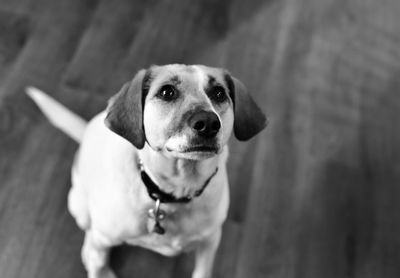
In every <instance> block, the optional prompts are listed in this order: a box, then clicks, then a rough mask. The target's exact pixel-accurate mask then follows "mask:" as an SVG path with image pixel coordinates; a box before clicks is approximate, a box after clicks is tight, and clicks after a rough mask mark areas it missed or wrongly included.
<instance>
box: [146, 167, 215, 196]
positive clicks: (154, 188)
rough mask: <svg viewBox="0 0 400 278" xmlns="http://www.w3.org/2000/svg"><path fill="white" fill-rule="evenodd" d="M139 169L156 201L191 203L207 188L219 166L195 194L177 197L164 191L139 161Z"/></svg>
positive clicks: (150, 194)
mask: <svg viewBox="0 0 400 278" xmlns="http://www.w3.org/2000/svg"><path fill="white" fill-rule="evenodd" d="M139 169H140V175H141V177H142V181H143V183H144V185H145V186H146V188H147V192H148V193H149V196H150V198H152V199H153V200H154V201H157V200H160V202H161V203H189V202H190V201H191V200H192V199H193V198H194V197H198V196H200V195H201V194H202V193H203V191H204V190H205V189H206V187H207V185H208V184H209V183H210V181H211V179H212V178H213V177H214V176H215V175H216V174H217V172H218V167H217V169H215V172H214V173H212V175H211V176H210V177H209V178H208V179H207V180H206V182H205V183H204V185H203V186H202V187H201V188H200V189H199V190H197V191H196V192H195V193H194V195H193V196H184V197H180V198H177V197H175V196H174V195H173V194H171V193H167V192H164V191H162V190H161V189H160V187H158V185H157V184H156V183H155V182H154V181H153V180H152V179H151V178H150V177H149V175H148V174H147V173H146V171H145V170H144V167H143V163H142V162H141V161H139Z"/></svg>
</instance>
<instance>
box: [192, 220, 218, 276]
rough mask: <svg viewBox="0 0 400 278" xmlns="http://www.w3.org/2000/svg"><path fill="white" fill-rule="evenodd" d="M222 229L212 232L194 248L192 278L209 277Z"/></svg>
mask: <svg viewBox="0 0 400 278" xmlns="http://www.w3.org/2000/svg"><path fill="white" fill-rule="evenodd" d="M221 232H222V229H221V228H218V230H217V231H216V232H215V233H213V234H212V235H211V236H210V237H208V238H207V239H206V240H205V241H204V242H201V243H200V245H199V246H198V247H197V249H196V250H195V268H194V271H193V275H192V278H210V277H211V274H212V268H213V265H214V258H215V253H216V252H217V249H218V246H219V242H220V240H221Z"/></svg>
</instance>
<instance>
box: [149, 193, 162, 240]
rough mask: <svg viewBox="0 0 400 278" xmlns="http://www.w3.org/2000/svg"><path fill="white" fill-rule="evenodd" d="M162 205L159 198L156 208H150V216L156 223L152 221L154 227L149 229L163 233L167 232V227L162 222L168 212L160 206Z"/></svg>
mask: <svg viewBox="0 0 400 278" xmlns="http://www.w3.org/2000/svg"><path fill="white" fill-rule="evenodd" d="M160 206H161V202H160V199H157V200H156V202H155V206H154V208H151V209H149V212H148V216H149V218H150V219H151V220H153V221H151V222H154V224H153V223H151V224H152V226H153V227H152V228H151V229H149V231H151V232H153V233H157V234H160V235H162V234H165V229H164V228H163V227H162V226H161V223H160V222H161V221H162V220H164V219H165V217H166V213H165V211H164V210H162V209H161V208H160ZM150 219H149V220H150Z"/></svg>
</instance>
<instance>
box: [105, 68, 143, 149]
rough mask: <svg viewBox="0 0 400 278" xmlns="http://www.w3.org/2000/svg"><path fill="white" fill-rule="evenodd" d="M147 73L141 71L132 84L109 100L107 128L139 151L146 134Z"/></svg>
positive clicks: (126, 85) (128, 83) (125, 86)
mask: <svg viewBox="0 0 400 278" xmlns="http://www.w3.org/2000/svg"><path fill="white" fill-rule="evenodd" d="M145 75H146V71H145V70H141V71H139V72H138V73H137V74H136V75H135V77H134V78H133V80H132V81H131V82H127V83H125V84H124V86H123V87H122V89H121V90H120V91H119V92H118V93H117V94H116V95H115V96H113V97H112V98H111V99H110V100H109V104H108V107H107V116H106V119H105V120H104V122H105V124H106V126H107V127H108V128H109V129H111V130H112V131H113V132H115V133H117V134H118V135H120V136H122V137H124V138H125V139H126V140H128V141H129V142H131V143H132V144H133V145H134V146H135V147H137V148H138V149H141V148H143V146H144V143H145V134H144V129H143V105H144V95H143V83H144V79H145Z"/></svg>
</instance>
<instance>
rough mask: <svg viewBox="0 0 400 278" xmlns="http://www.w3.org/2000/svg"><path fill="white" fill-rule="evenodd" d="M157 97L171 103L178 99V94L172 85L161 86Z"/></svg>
mask: <svg viewBox="0 0 400 278" xmlns="http://www.w3.org/2000/svg"><path fill="white" fill-rule="evenodd" d="M157 96H158V97H159V98H161V99H162V100H164V101H172V100H175V99H176V98H177V97H178V92H177V91H176V89H175V88H174V86H172V85H165V86H162V87H161V89H160V91H158V93H157Z"/></svg>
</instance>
